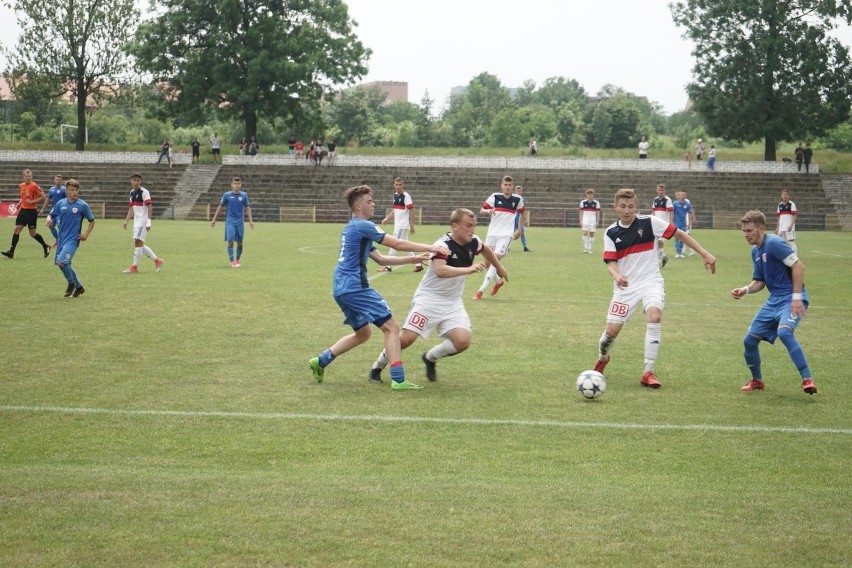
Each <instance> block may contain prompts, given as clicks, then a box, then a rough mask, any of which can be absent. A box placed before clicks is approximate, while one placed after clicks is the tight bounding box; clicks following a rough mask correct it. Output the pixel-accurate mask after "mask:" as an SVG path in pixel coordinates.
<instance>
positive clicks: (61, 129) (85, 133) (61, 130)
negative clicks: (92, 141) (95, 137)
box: [59, 124, 89, 144]
mask: <svg viewBox="0 0 852 568" xmlns="http://www.w3.org/2000/svg"><path fill="white" fill-rule="evenodd" d="M66 128H79V127H78V126H77V125H76V124H60V125H59V143H60V144H64V143H65V129H66ZM83 136H85V138H86V144H88V143H89V129H88V128H83ZM70 139H71V138H70V134H69V140H70Z"/></svg>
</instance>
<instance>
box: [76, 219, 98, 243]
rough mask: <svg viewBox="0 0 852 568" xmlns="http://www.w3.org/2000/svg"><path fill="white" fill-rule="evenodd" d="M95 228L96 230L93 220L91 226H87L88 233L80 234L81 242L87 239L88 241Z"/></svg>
mask: <svg viewBox="0 0 852 568" xmlns="http://www.w3.org/2000/svg"><path fill="white" fill-rule="evenodd" d="M94 228H95V220H94V219H92V220H91V221H89V224H88V225H86V232H85V233H80V240H81V241H85V240H86V239H88V238H89V235H91V234H92V229H94Z"/></svg>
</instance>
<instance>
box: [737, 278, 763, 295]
mask: <svg viewBox="0 0 852 568" xmlns="http://www.w3.org/2000/svg"><path fill="white" fill-rule="evenodd" d="M764 288H766V284H765V283H763V282H761V281H760V280H752V281H751V282H749V283H748V284H746V285H745V286H743V287H742V288H734V289H733V290H731V298H733V299H734V300H739V299H740V298H742V297H743V296H748V295H749V294H756V293H758V292H760V291H761V290H763V289H764Z"/></svg>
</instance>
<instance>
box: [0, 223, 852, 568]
mask: <svg viewBox="0 0 852 568" xmlns="http://www.w3.org/2000/svg"><path fill="white" fill-rule="evenodd" d="M12 224H13V221H12V220H11V219H3V220H0V248H2V249H4V250H5V249H6V248H7V245H8V239H9V238H10V236H11V233H12ZM340 228H341V227H340V226H339V225H308V224H292V225H290V224H258V225H257V227H256V229H255V230H253V231H251V230H248V229H247V236H246V248H245V253H244V255H243V267H242V268H240V269H232V268H231V267H230V266H229V264H228V259H227V256H226V250H225V244H224V243H223V241H222V233H223V229H224V227H222V226H217V227H216V229H211V228H210V227H209V225H207V224H205V223H200V222H165V221H162V222H161V221H156V220H155V221H154V228H153V230H152V232H151V233H150V236H149V239H148V242H149V244H150V246H151V247H152V248H153V249H154V250H155V251H156V252H157V253H158V254H159V255H160V256H162V257H163V258H164V259H165V261H166V264H165V267H164V269H163V271H162V272H160V273H156V272H155V271H154V267H153V263H151V262H150V261H149V260H147V259H144V260H143V263H142V265H141V268H140V271H139V273H138V274H135V275H129V274H123V273H122V270H123V269H124V268H126V267H127V266H128V265H129V264H130V262H131V256H132V252H133V246H132V241H131V238H130V234H129V232H128V231H124V230H122V228H121V223H120V221H109V220H107V221H98V222H97V225H96V228H95V230H94V232H93V234H92V236H91V238H90V240H89V241H88V242H86V243H84V244H83V246H82V247H81V249H80V251H79V253H78V255H77V257H76V258H75V260H74V266H75V267H76V269H77V271H78V273H79V275H80V278H81V280H82V282H83V284H84V285H85V287H86V290H87V292H86V294H85V295H84V296H82V297H81V298H78V299H65V298H63V297H62V293H63V292H64V289H65V281H64V279H63V278H62V276H61V274H60V272H59V270H58V269H56V267H55V266H53V264H52V262H51V259H44V258H42V254H41V249H40V247H38V245H37V244H36V243H35V242H34V241H32V239H30V238H29V237H28V236H26V235H25V236H23V237H22V239H21V243H20V245H19V247H18V254H17V256H16V258H15V259H14V260H7V259H5V258H0V290H2V299H3V309H2V311H0V329H2V330H3V332H2V342H0V350H2V363H0V543H2V546H0V565H2V566H110V567H111V566H143V565H145V566H181V567H183V566H300V567H301V566H322V567H325V566H370V567H373V566H389V567H391V566H392V567H397V566H424V567H425V566H471V567H472V566H525V567H538V566H541V567H551V566H626V567H634V566H767V567H769V566H772V567H776V566H790V567H794V566H795V567H800V566H848V565H849V564H850V563H852V537H850V534H852V533H850V531H849V526H852V475H850V458H851V457H852V399H850V389H849V386H848V379H849V376H850V372H849V369H848V364H849V347H850V332H849V327H847V326H848V325H849V321H850V316H852V305H851V304H850V301H849V293H850V290H852V288H850V284H849V283H850V281H852V253H850V250H852V235H851V234H848V233H809V232H801V233H800V234H799V245H798V246H799V253H800V256H801V258H802V260H803V262H804V264H805V266H806V284H807V287H808V291H809V293H810V296H811V300H812V305H811V309H810V311H809V312H808V315H807V316H806V318H805V321H804V322H803V324H802V325H801V326H800V328H799V331H798V332H797V337H798V338H799V340H800V342H801V343H802V345H803V347H804V349H805V353H806V355H807V357H808V360H809V363H810V366H811V369H812V370H813V373H814V379H815V381H816V383H817V385H818V387H819V393H818V394H817V395H815V396H808V395H806V394H804V393H803V392H802V390H801V388H800V386H799V379H798V376H797V373H796V370H795V368H794V367H793V365H792V363H791V362H790V360H789V358H788V356H787V353H786V350H785V349H784V348H783V346H782V345H780V343H779V344H777V345H775V346H769V345H766V344H763V345H762V347H761V352H762V355H763V359H764V376H765V379H766V383H767V387H766V390H765V391H763V392H753V393H743V392H740V390H739V388H740V386H741V385H742V384H743V383H745V382H746V381H747V380H748V378H749V376H748V373H747V370H746V368H745V364H744V362H743V358H742V337H743V335H744V333H745V331H746V329H747V326H748V324H749V322H750V321H751V318H752V316H753V315H754V313H755V311H756V310H757V309H758V307H759V305H760V304H761V302H762V301H763V299H764V298H765V295H764V294H765V293H761V294H758V295H753V296H748V297H746V298H744V299H743V300H740V301H734V300H732V299H731V298H730V297H729V294H728V293H729V291H730V289H731V288H733V287H735V286H741V285H743V284H745V283H747V282H748V281H749V280H750V276H751V268H750V260H749V251H748V246H747V244H746V243H745V240H744V239H743V238H742V236H741V234H740V232H739V231H736V230H730V231H719V230H717V231H697V232H696V235H695V236H696V237H697V238H698V239H699V241H700V242H701V243H702V244H703V245H705V246H706V248H708V249H709V250H710V251H712V252H713V253H715V254H716V256H717V258H718V271H717V274H715V275H710V274H709V273H707V272H705V271H704V270H703V268H702V266H701V262H700V259H699V257H691V258H686V259H675V258H673V257H674V246H673V245H674V243H668V244H667V250H668V252H669V256H670V257H672V259H671V261H670V263H669V265H668V266H667V267H666V268H665V269H664V273H663V274H664V276H665V279H666V309H665V312H664V315H663V340H662V346H661V351H660V357H659V359H658V362H657V375H658V377H659V379H660V380H661V381H662V383H663V385H664V386H663V388H662V389H660V390H659V391H651V390H649V389H643V388H641V387H640V385H639V377H640V375H641V372H642V354H643V343H644V332H645V330H644V328H645V326H644V322H643V320H642V318H641V317H636V318H634V320H633V321H631V322H630V323H628V325H627V326H626V327H625V329H624V331H623V333H622V334H621V337H619V339H618V342H617V343H616V345H615V347H614V350H613V352H612V356H613V360H612V363H611V364H610V365H609V367H608V368H607V379H608V389H607V392H606V394H604V396H603V397H601V398H600V399H598V400H596V401H586V400H585V399H583V398H581V397H580V395H579V394H578V393H576V392H575V391H574V381H575V378H576V376H577V375H578V374H579V373H580V372H581V371H583V370H585V369H588V368H590V367H591V366H592V364H593V361H594V358H595V355H596V346H597V340H598V338H599V336H600V334H601V331H602V330H603V327H604V316H605V312H606V309H607V306H608V303H609V299H610V295H611V280H610V278H609V275H608V273H607V271H606V269H605V268H604V266H603V263H602V262H601V257H600V251H601V248H602V232H598V234H597V240H596V243H595V250H596V254H595V255H584V254H582V243H581V239H580V234H579V232H578V230H576V229H571V230H566V229H562V230H560V229H539V228H536V227H532V228H530V229H529V230H528V233H527V237H528V240H529V246H530V248H531V249H532V250H533V252H531V253H521V252H519V248H520V247H519V246H518V245H517V244H516V245H515V247H514V248H515V249H516V250H515V251H512V252H511V253H510V254H509V255H508V257H507V258H506V259H505V265H506V267H507V268H508V270H509V274H510V276H509V279H510V282H509V284H508V285H507V286H505V287H504V288H503V289H502V290H501V291H500V293H499V294H498V295H497V296H496V297H493V298H490V297H486V299H484V300H483V301H481V302H477V303H474V302H472V301H470V300H469V299H468V300H466V304H467V308H468V311H469V313H470V315H471V318H472V320H473V325H474V338H473V345H472V346H471V348H470V349H469V350H468V351H467V352H465V353H463V354H461V355H459V356H456V357H451V358H448V359H444V360H442V361H440V362H439V364H438V381H437V382H436V383H427V381H426V379H425V376H424V371H423V367H422V363H421V362H420V354H421V353H422V352H423V351H424V350H425V349H426V348H428V347H429V346H432V345H434V344H435V343H436V339H435V338H434V337H433V338H431V339H430V340H426V341H422V340H421V341H418V342H417V343H415V344H414V346H412V347H411V348H410V350H408V351H407V352H405V353H404V360H405V362H406V369H407V374H408V376H409V379H410V380H412V381H414V382H419V383H422V384H424V385H425V388H424V389H423V390H421V391H416V392H392V391H391V389H390V386H389V385H388V384H387V380H388V378H387V376H386V377H385V381H386V383H385V384H384V385H374V384H370V383H368V381H367V374H368V371H369V368H370V365H371V363H372V362H373V360H374V359H375V357H376V356H377V355H378V353H379V351H380V350H381V333H380V332H378V331H377V330H376V331H375V332H374V334H373V338H372V339H371V340H370V342H369V343H368V344H367V345H365V346H362V347H360V348H358V349H356V350H355V351H352V352H350V353H348V354H346V355H344V356H343V357H341V358H339V359H338V360H337V361H335V362H334V363H333V364H332V365H331V366H330V367H329V368H328V369H327V370H326V374H325V382H324V384H322V385H318V384H316V383H315V382H314V381H313V379H312V377H311V373H310V370H309V369H308V367H307V364H306V362H307V360H308V359H309V358H311V357H313V356H315V355H316V354H317V353H319V352H320V351H321V350H322V349H325V348H326V347H328V346H330V345H331V344H332V343H333V342H334V341H335V340H337V339H338V338H339V337H340V336H341V335H343V334H344V333H346V332H347V329H348V328H346V327H344V326H343V325H342V315H341V314H340V312H339V309H338V308H337V305H336V304H335V303H334V301H333V299H332V297H331V295H330V288H331V273H332V270H333V267H334V264H335V261H336V252H337V242H338V235H339V231H340ZM445 230H446V229H445V228H444V227H439V226H424V227H417V232H416V234H415V235H413V239H414V240H419V241H423V242H432V241H433V240H435V239H436V238H437V237H438V236H439V235H440V234H441V233H442V232H443V231H445ZM40 231H41V232H42V234H43V235H48V232H47V229H46V228H44V227H40ZM485 232H486V228H485V227H480V231H478V233H479V234H480V236H482V237H484V236H485ZM376 268H377V266H376V265H371V267H370V270H371V276H372V277H374V278H373V280H372V283H373V285H374V286H375V287H376V288H377V289H378V290H379V291H380V292H381V293H382V294H383V295H384V296H385V298H387V300H388V302H389V304H390V305H391V307H392V308H393V310H394V312H395V314H396V317H397V319H398V320H402V318H403V317H404V316H405V313H406V311H407V308H408V305H409V302H410V300H411V297H412V293H413V292H414V289H415V287H416V286H417V283H418V282H419V279H420V278H419V275H417V274H412V273H411V272H410V269H409V267H401V268H400V269H398V270H394V272H393V273H391V274H383V275H378V274H377V273H376V272H375V269H376ZM480 282H481V275H474V276H471V277H469V278H468V284H467V289H466V293H465V295H466V297H467V298H470V296H472V295H473V292H474V291H475V289H476V288H477V287H478V286H479V284H480ZM385 375H387V373H385Z"/></svg>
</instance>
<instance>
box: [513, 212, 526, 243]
mask: <svg viewBox="0 0 852 568" xmlns="http://www.w3.org/2000/svg"><path fill="white" fill-rule="evenodd" d="M522 234H524V214H523V212H521V214H520V215H518V228H517V229H515V234H514V235H512V239H513V240H518V239H520V238H521V235H522Z"/></svg>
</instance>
